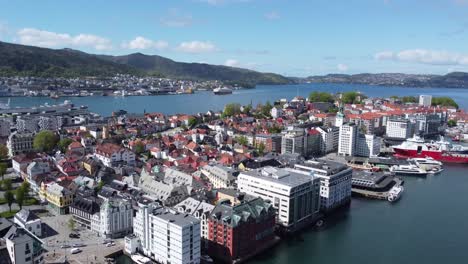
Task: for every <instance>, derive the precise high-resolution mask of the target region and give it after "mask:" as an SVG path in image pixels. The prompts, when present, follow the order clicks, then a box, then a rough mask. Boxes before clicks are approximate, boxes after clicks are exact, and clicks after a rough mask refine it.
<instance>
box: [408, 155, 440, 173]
mask: <svg viewBox="0 0 468 264" xmlns="http://www.w3.org/2000/svg"><path fill="white" fill-rule="evenodd" d="M408 161H409V162H410V163H412V164H415V165H417V166H418V167H419V168H421V169H424V170H427V171H431V170H433V169H435V168H441V167H442V165H443V164H442V162H440V161H438V160H435V159H433V158H431V157H426V158H412V159H408Z"/></svg>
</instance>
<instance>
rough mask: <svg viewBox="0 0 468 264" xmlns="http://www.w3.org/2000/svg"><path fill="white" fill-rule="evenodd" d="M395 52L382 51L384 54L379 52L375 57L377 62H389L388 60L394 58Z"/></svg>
mask: <svg viewBox="0 0 468 264" xmlns="http://www.w3.org/2000/svg"><path fill="white" fill-rule="evenodd" d="M393 56H394V55H393V52H391V51H382V52H378V53H376V54H375V55H374V58H375V59H376V60H388V59H392V58H393Z"/></svg>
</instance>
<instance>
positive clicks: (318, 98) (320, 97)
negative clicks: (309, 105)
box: [309, 91, 335, 103]
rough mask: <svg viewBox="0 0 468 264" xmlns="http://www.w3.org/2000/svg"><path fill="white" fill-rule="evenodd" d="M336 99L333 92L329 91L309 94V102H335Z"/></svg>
mask: <svg viewBox="0 0 468 264" xmlns="http://www.w3.org/2000/svg"><path fill="white" fill-rule="evenodd" d="M334 101H335V98H334V97H333V95H332V94H329V93H327V92H318V91H315V92H311V93H310V94H309V102H313V103H314V102H329V103H333V102H334Z"/></svg>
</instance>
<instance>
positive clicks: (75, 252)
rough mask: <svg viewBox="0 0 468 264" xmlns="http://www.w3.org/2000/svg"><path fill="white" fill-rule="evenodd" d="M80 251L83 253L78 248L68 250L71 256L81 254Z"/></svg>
mask: <svg viewBox="0 0 468 264" xmlns="http://www.w3.org/2000/svg"><path fill="white" fill-rule="evenodd" d="M82 251H83V250H81V249H79V248H72V249H71V250H70V253H72V254H78V253H80V252H82Z"/></svg>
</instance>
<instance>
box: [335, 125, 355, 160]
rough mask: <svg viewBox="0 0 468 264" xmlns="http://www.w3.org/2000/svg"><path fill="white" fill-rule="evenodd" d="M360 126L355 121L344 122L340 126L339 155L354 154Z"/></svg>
mask: <svg viewBox="0 0 468 264" xmlns="http://www.w3.org/2000/svg"><path fill="white" fill-rule="evenodd" d="M357 134H358V128H357V126H356V125H355V124H354V123H351V124H343V125H342V126H341V127H340V136H339V142H338V155H343V156H354V155H355V147H356V140H357Z"/></svg>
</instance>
